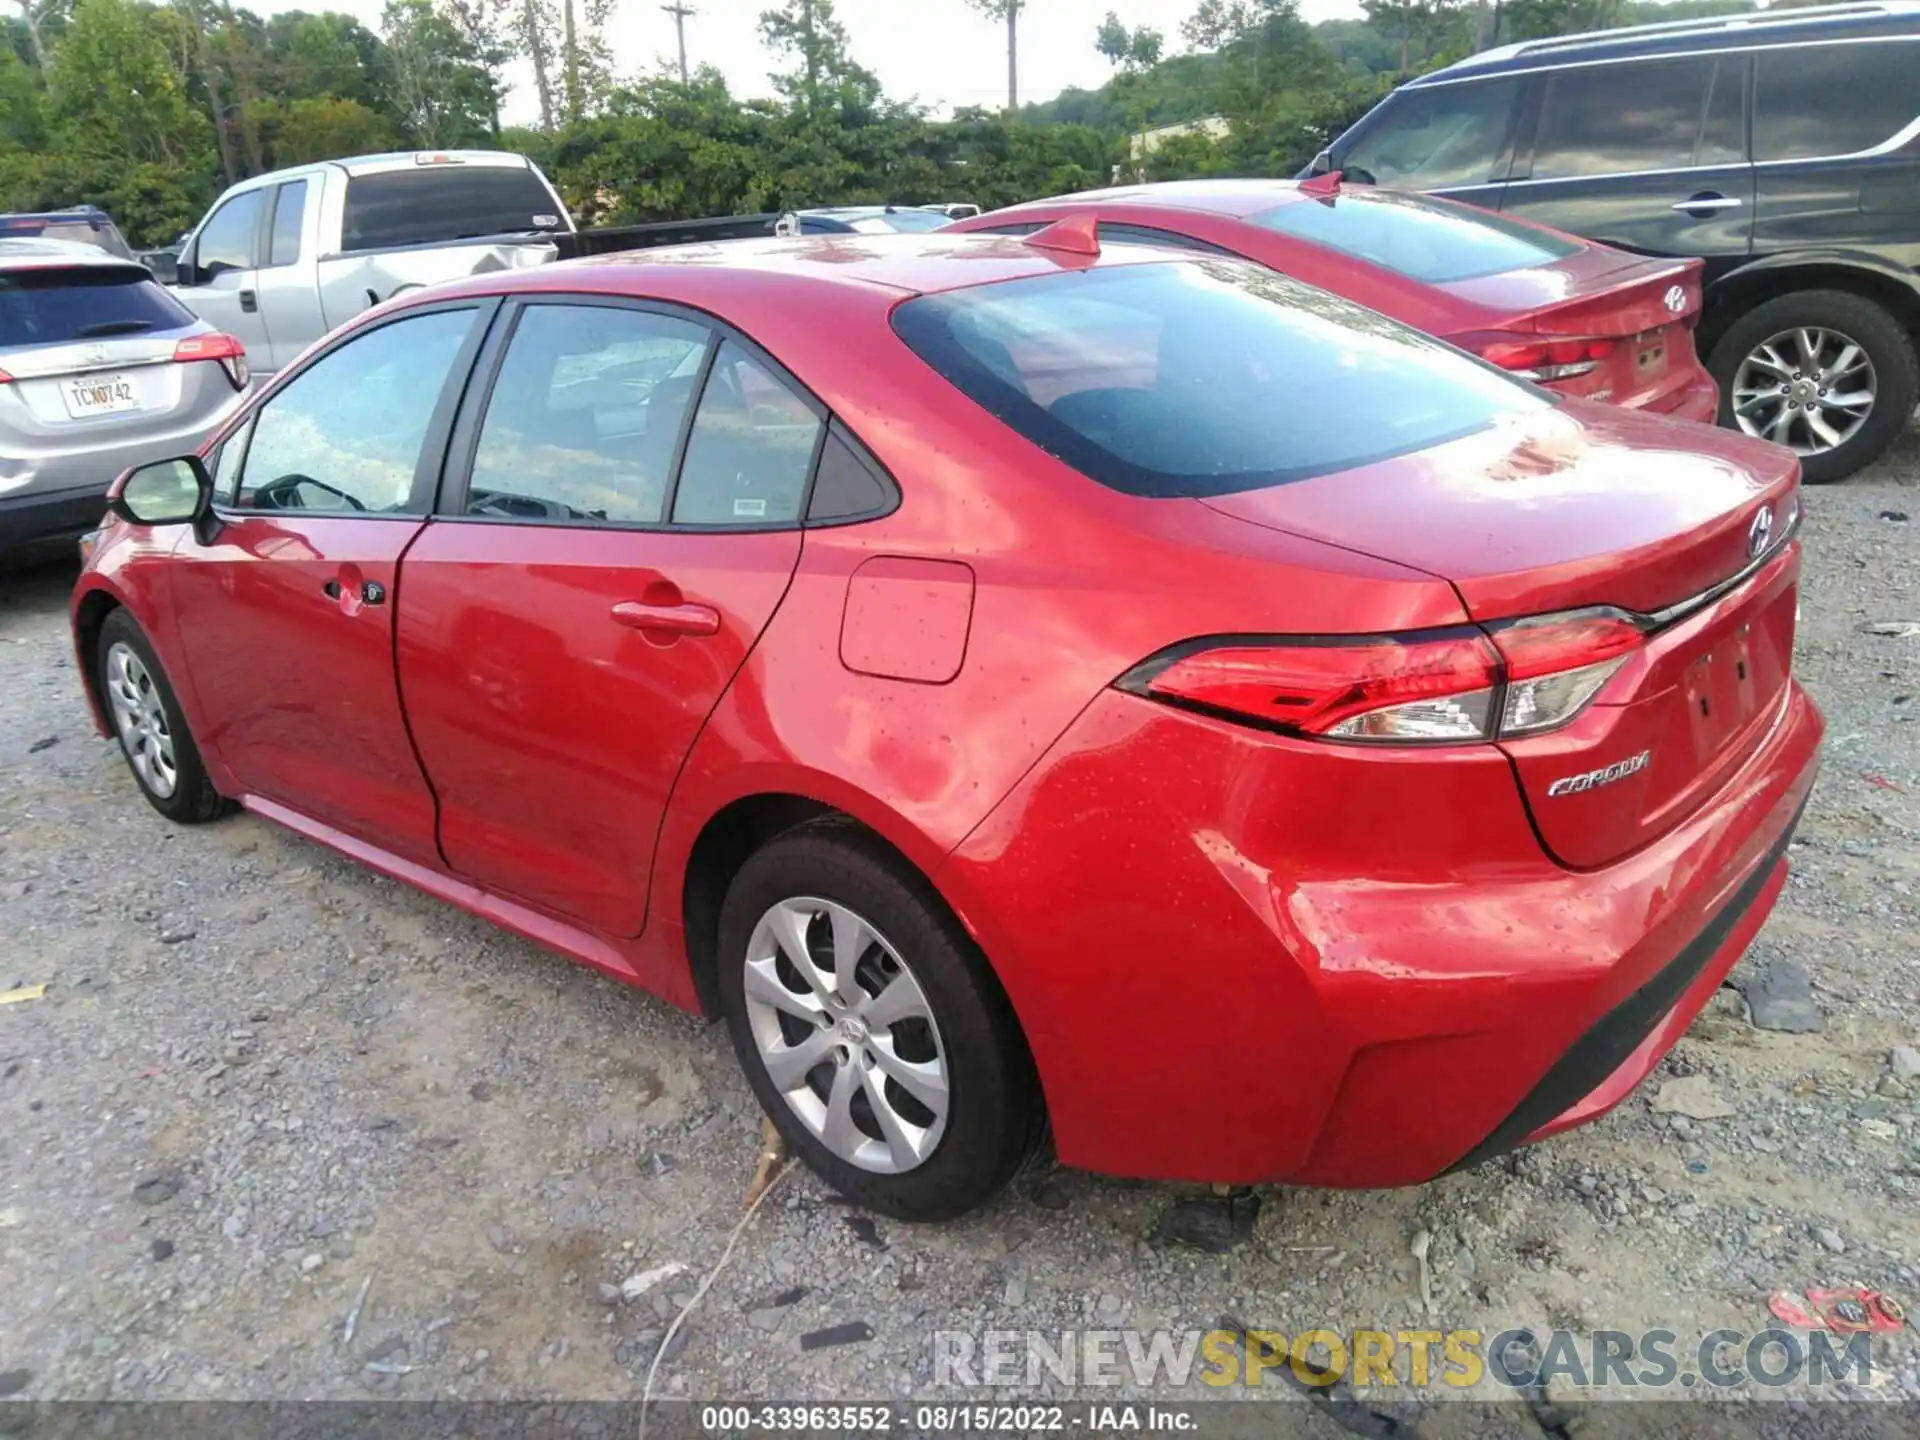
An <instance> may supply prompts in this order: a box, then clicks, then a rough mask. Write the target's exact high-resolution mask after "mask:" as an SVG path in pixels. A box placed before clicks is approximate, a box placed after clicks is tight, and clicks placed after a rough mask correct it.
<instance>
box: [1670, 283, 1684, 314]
mask: <svg viewBox="0 0 1920 1440" xmlns="http://www.w3.org/2000/svg"><path fill="white" fill-rule="evenodd" d="M1666 302H1667V309H1668V310H1670V311H1672V312H1673V313H1674V314H1675V315H1678V314H1679V313H1680V312H1681V311H1682V310H1684V309H1686V308H1687V292H1686V289H1685V287H1683V286H1680V285H1669V286H1668V287H1667V294H1666Z"/></svg>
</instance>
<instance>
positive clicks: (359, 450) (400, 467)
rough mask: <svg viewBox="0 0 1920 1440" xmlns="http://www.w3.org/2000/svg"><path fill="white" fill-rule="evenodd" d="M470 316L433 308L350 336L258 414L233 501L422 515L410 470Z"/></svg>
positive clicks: (256, 506) (261, 506) (246, 505)
mask: <svg viewBox="0 0 1920 1440" xmlns="http://www.w3.org/2000/svg"><path fill="white" fill-rule="evenodd" d="M473 319H474V312H473V311H472V310H437V311H433V312H431V313H429V314H426V315H413V316H409V317H407V318H406V319H404V320H395V321H392V322H390V323H388V324H385V325H382V326H380V327H379V328H378V329H375V330H371V331H368V332H367V333H366V334H364V335H360V336H356V337H355V338H354V339H352V340H349V341H348V342H347V343H346V344H344V345H341V346H339V347H338V348H337V349H334V350H332V351H329V352H328V353H327V354H325V355H323V356H322V357H321V358H320V359H318V360H316V361H315V362H314V363H313V364H312V365H310V366H308V367H307V368H306V369H305V370H303V371H301V372H300V373H299V374H298V375H296V376H295V377H294V378H293V379H292V380H290V381H289V382H288V383H287V385H286V387H285V388H284V389H282V390H281V391H280V392H279V393H278V394H276V395H275V396H274V397H273V398H272V399H270V400H269V401H267V403H266V404H265V405H263V406H262V407H261V408H260V413H259V414H258V415H257V416H256V417H255V418H254V422H253V442H252V443H251V444H250V445H249V446H248V447H247V453H246V459H245V461H244V462H243V468H242V471H241V475H240V488H239V492H238V494H237V495H236V496H235V497H234V503H235V504H236V505H237V506H239V507H240V508H241V509H249V510H295V511H300V512H302V513H316V512H317V513H322V514H335V515H418V514H423V513H424V512H425V508H426V507H425V505H424V504H423V503H421V502H420V500H419V499H417V498H416V497H415V496H414V484H413V480H414V471H415V470H416V468H417V467H418V465H419V463H420V448H421V445H422V444H423V443H424V442H425V440H426V436H427V427H428V425H429V424H430V423H431V422H432V418H433V410H434V405H435V403H436V402H437V400H438V398H439V395H440V391H441V390H442V388H443V387H444V386H445V384H446V380H447V375H448V372H449V371H451V370H452V368H453V363H454V360H455V359H456V358H457V357H458V356H459V354H460V347H461V345H462V343H463V342H464V341H465V340H466V338H467V333H468V331H470V330H471V329H472V328H473Z"/></svg>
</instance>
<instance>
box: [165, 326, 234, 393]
mask: <svg viewBox="0 0 1920 1440" xmlns="http://www.w3.org/2000/svg"><path fill="white" fill-rule="evenodd" d="M173 358H174V359H175V360H177V361H182V362H185V361H191V360H218V361H219V362H220V368H221V369H223V370H225V371H226V372H227V379H228V380H229V381H230V382H231V383H232V385H233V388H234V389H236V390H244V389H246V388H247V381H248V380H249V379H250V378H251V376H250V374H249V372H248V370H247V347H246V346H244V345H242V344H241V343H240V342H239V341H238V340H236V339H235V338H234V337H233V336H231V335H228V334H225V333H223V332H221V331H219V330H210V331H208V332H207V333H206V334H205V335H189V336H188V337H187V338H186V339H184V340H182V341H181V342H180V343H179V344H178V345H176V346H174V347H173Z"/></svg>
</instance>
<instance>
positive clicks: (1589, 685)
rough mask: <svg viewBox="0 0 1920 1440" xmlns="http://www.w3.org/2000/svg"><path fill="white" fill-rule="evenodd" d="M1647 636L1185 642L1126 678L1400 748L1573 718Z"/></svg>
mask: <svg viewBox="0 0 1920 1440" xmlns="http://www.w3.org/2000/svg"><path fill="white" fill-rule="evenodd" d="M1642 639H1643V631H1642V629H1641V627H1640V625H1639V624H1638V622H1637V621H1636V619H1635V617H1633V616H1630V615H1628V614H1626V613H1625V612H1623V611H1618V610H1591V611H1573V612H1569V613H1567V614H1564V615H1548V616H1541V617H1538V618H1534V619H1528V620H1521V621H1513V622H1508V623H1505V624H1502V625H1498V626H1489V627H1487V628H1486V629H1484V630H1482V629H1479V628H1472V629H1461V630H1447V631H1429V632H1424V633H1418V634H1413V635H1397V636H1389V635H1383V636H1356V637H1339V638H1335V639H1327V640H1322V639H1312V638H1303V639H1295V638H1291V637H1276V638H1274V639H1272V640H1267V639H1253V638H1246V639H1242V638H1238V637H1236V638H1234V639H1231V640H1222V641H1219V642H1217V643H1215V642H1199V643H1192V644H1187V645H1182V646H1176V647H1174V648H1173V649H1171V650H1167V651H1162V652H1161V653H1160V654H1159V655H1157V656H1155V657H1153V658H1152V659H1149V660H1147V661H1145V662H1143V663H1142V664H1140V665H1138V666H1136V667H1134V669H1133V670H1131V671H1129V672H1128V673H1127V674H1126V675H1124V676H1122V677H1121V678H1120V680H1119V681H1118V684H1119V687H1120V688H1121V689H1123V690H1127V691H1130V692H1131V693H1133V694H1136V695H1142V696H1145V697H1147V698H1149V699H1153V700H1160V701H1163V702H1165V703H1168V704H1172V705H1178V706H1181V707H1182V708H1185V709H1190V710H1198V711H1201V712H1203V713H1206V714H1213V715H1218V716H1221V717H1223V718H1226V719H1232V720H1237V721H1240V722H1242V723H1252V724H1255V725H1258V726H1260V727H1261V728H1263V729H1268V730H1278V731H1281V732H1283V733H1287V734H1296V735H1306V736H1319V737H1323V738H1326V739H1329V740H1349V741H1363V742H1375V743H1388V744H1393V743H1399V744H1409V743H1411V744H1465V743H1471V742H1473V741H1479V740H1494V739H1499V738H1501V737H1502V736H1517V735H1533V734H1539V733H1540V732H1542V731H1545V730H1552V729H1555V728H1557V727H1559V726H1561V725H1565V724H1566V723H1567V722H1568V721H1570V720H1572V719H1573V718H1574V717H1575V716H1576V715H1578V714H1579V713H1580V712H1581V711H1582V710H1584V709H1585V708H1586V707H1587V705H1588V704H1590V703H1591V702H1592V700H1593V698H1594V696H1596V695H1597V694H1599V692H1600V690H1601V688H1602V687H1603V686H1604V685H1605V684H1606V682H1607V681H1608V679H1610V678H1611V677H1612V676H1613V674H1614V673H1615V672H1616V671H1617V670H1618V669H1619V668H1620V667H1621V666H1622V665H1624V664H1625V663H1626V660H1627V656H1628V654H1629V652H1631V651H1632V650H1633V649H1634V648H1635V647H1637V646H1638V645H1639V644H1640V643H1641V641H1642Z"/></svg>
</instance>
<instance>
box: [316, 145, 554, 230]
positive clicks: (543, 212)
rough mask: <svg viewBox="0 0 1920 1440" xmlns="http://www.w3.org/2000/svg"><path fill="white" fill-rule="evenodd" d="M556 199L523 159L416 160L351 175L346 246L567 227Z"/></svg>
mask: <svg viewBox="0 0 1920 1440" xmlns="http://www.w3.org/2000/svg"><path fill="white" fill-rule="evenodd" d="M561 228H562V226H561V223H560V215H559V211H558V202H556V201H555V200H554V198H553V196H551V195H550V194H548V193H547V187H546V186H545V185H543V184H541V182H540V177H539V176H538V175H536V174H535V173H534V172H533V171H532V170H530V169H528V168H526V167H525V166H521V165H417V166H413V167H411V168H408V169H404V170H383V171H380V172H379V173H377V174H373V175H355V176H354V177H353V178H352V179H350V180H348V181H347V209H346V215H345V218H344V220H343V222H342V226H341V232H342V238H341V248H342V249H343V250H378V249H381V248H382V247H384V246H388V245H422V244H428V243H430V242H432V241H435V240H467V239H473V238H476V237H478V236H482V235H509V234H516V233H525V232H527V231H532V230H558V229H561Z"/></svg>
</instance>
